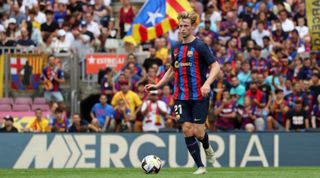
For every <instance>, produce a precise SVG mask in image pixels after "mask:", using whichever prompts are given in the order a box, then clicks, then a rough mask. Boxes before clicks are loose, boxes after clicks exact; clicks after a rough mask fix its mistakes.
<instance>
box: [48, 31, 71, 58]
mask: <svg viewBox="0 0 320 178" xmlns="http://www.w3.org/2000/svg"><path fill="white" fill-rule="evenodd" d="M50 48H52V49H53V52H54V53H68V52H70V50H71V44H70V43H69V41H67V40H66V31H64V30H63V29H60V30H58V32H57V39H56V40H54V41H53V43H52V44H51V45H50Z"/></svg>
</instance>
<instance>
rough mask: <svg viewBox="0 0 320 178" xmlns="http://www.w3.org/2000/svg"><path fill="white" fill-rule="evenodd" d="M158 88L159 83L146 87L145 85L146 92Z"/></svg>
mask: <svg viewBox="0 0 320 178" xmlns="http://www.w3.org/2000/svg"><path fill="white" fill-rule="evenodd" d="M157 89H158V87H157V85H155V84H147V85H146V86H145V87H144V91H145V92H147V93H148V92H149V91H151V90H157Z"/></svg>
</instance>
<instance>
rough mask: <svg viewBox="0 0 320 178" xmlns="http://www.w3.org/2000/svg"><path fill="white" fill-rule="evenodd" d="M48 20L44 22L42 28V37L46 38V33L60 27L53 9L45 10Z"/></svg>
mask: <svg viewBox="0 0 320 178" xmlns="http://www.w3.org/2000/svg"><path fill="white" fill-rule="evenodd" d="M45 14H46V18H47V22H45V23H42V24H41V27H40V30H41V32H42V37H43V39H46V38H44V36H45V34H51V33H54V32H56V30H58V29H59V25H58V23H57V22H55V21H54V19H53V11H52V10H51V9H46V11H45Z"/></svg>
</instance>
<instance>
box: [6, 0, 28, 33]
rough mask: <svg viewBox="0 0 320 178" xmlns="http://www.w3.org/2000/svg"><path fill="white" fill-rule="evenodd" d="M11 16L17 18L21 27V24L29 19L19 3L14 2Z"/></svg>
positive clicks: (17, 22)
mask: <svg viewBox="0 0 320 178" xmlns="http://www.w3.org/2000/svg"><path fill="white" fill-rule="evenodd" d="M10 18H13V19H15V20H16V24H17V27H19V25H21V23H22V22H23V21H25V20H26V19H27V17H26V15H25V14H24V13H23V12H21V11H20V8H19V4H18V3H14V4H13V5H12V11H11V13H10Z"/></svg>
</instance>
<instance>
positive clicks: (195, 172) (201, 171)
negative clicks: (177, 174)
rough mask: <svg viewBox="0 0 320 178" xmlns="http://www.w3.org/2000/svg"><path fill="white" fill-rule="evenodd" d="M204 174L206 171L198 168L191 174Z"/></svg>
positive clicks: (203, 168)
mask: <svg viewBox="0 0 320 178" xmlns="http://www.w3.org/2000/svg"><path fill="white" fill-rule="evenodd" d="M205 173H207V170H206V168H205V167H198V169H197V170H196V171H194V172H193V174H205Z"/></svg>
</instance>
